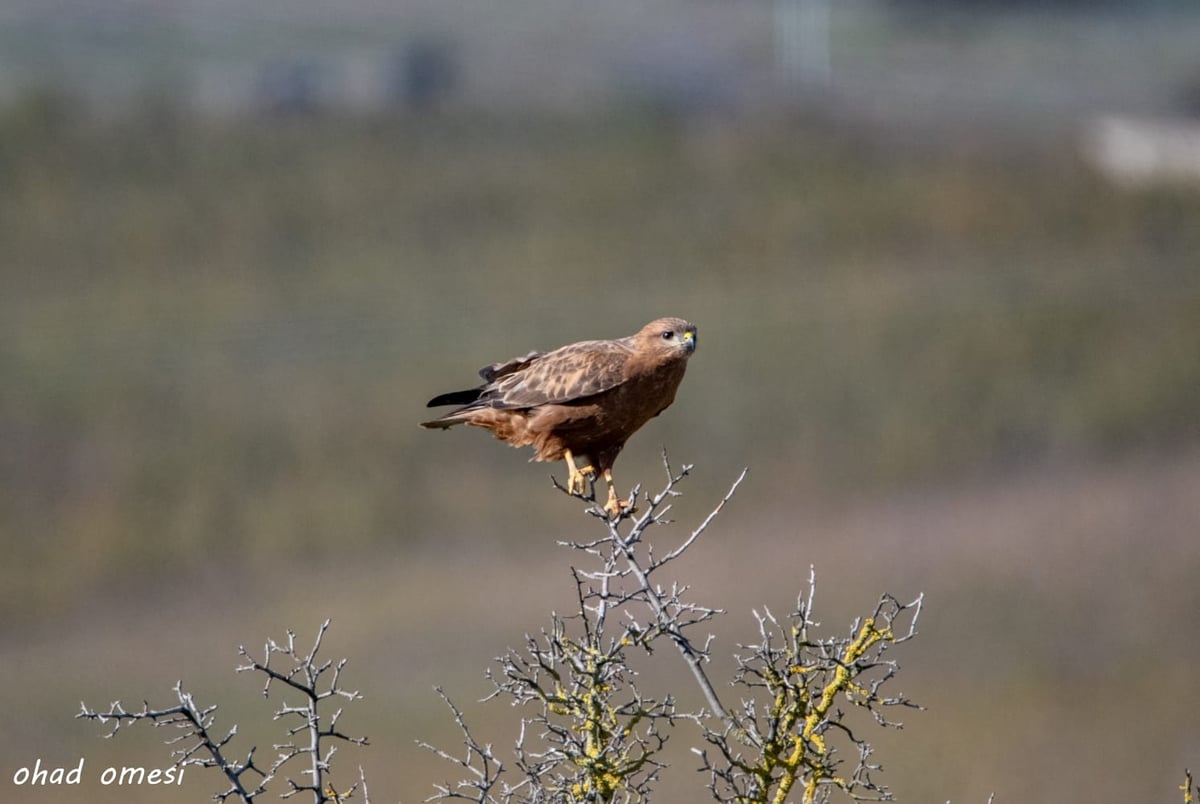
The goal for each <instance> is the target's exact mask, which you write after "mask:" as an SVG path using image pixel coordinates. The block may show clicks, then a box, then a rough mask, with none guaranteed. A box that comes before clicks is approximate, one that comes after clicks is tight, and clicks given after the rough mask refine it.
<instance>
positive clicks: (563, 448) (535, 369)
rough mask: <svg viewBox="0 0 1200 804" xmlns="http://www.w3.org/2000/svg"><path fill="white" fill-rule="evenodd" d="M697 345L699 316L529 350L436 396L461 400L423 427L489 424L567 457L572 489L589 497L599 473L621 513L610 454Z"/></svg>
mask: <svg viewBox="0 0 1200 804" xmlns="http://www.w3.org/2000/svg"><path fill="white" fill-rule="evenodd" d="M695 350H696V327H695V325H694V324H690V323H688V322H687V321H685V320H683V319H682V318H659V319H657V320H655V321H651V322H650V323H649V324H647V325H646V326H644V327H642V328H641V329H640V330H638V331H637V332H636V333H635V334H633V335H630V336H628V337H625V338H618V339H617V340H611V341H580V342H579V343H572V344H569V345H567V346H561V347H559V348H557V349H554V350H553V351H550V352H545V353H543V352H530V353H529V354H527V355H525V356H524V357H517V358H514V359H512V360H509V361H507V362H504V363H495V364H493V365H490V366H485V367H484V368H482V369H480V371H479V376H480V377H482V378H483V380H484V383H483V385H481V386H479V387H478V388H471V389H468V390H465V391H452V392H450V393H446V394H441V395H439V396H435V397H434V398H433V399H431V400H429V403H428V405H427V406H428V407H438V406H440V405H460V406H461V407H459V408H458V409H457V410H454V411H451V412H450V413H447V414H446V415H445V416H442V417H440V418H437V419H433V420H432V421H427V422H422V423H421V426H422V427H425V428H437V429H447V428H450V427H453V426H454V425H456V424H468V425H472V426H474V427H482V428H484V429H486V430H490V431H491V432H492V434H493V435H494V436H496V438H498V439H500V440H501V441H505V442H507V443H509V444H510V445H512V446H514V447H526V446H529V447H533V449H534V456H533V458H532V460H537V461H558V460H565V461H566V462H567V491H568V492H569V493H571V494H573V495H578V496H584V494H585V492H586V491H587V490H588V489H589V487H590V484H591V483H593V482H594V481H595V478H596V477H597V473H598V474H599V475H600V476H602V477H603V478H604V482H605V483H606V484H607V485H608V502H607V503H606V504H605V506H604V508H605V511H606V512H607V513H608V514H609V516H610V517H613V518H620V517H621V516H622V514H624V513H628V511H629V509H628V507H627V505H628V504H627V503H625V502H623V501H622V500H621V498H620V497H619V496H618V495H617V492H616V489H615V488H614V486H613V478H612V466H613V463H614V462H615V461H616V459H617V455H618V454H620V452H621V449H622V448H623V447H624V446H625V442H626V441H627V440H628V439H629V437H630V436H631V435H633V434H634V433H635V432H636V431H637V430H638V428H640V427H641V426H642V425H643V424H645V423H646V422H647V421H649V420H650V419H652V418H653V417H655V416H657V415H658V414H660V413H662V412H663V411H664V410H666V409H667V407H668V406H669V405H670V404H671V403H672V402H674V401H675V391H676V389H678V388H679V383H680V381H681V380H682V379H683V372H684V370H685V369H686V368H687V362H688V358H689V357H691V356H692V353H693V352H694V351H695ZM576 458H580V459H582V460H584V461H585V463H584V465H583V466H582V467H580V466H578V465H577V464H576V462H575V461H576Z"/></svg>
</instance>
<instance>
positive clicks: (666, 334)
mask: <svg viewBox="0 0 1200 804" xmlns="http://www.w3.org/2000/svg"><path fill="white" fill-rule="evenodd" d="M674 335H675V333H674V332H672V331H671V330H667V331H666V332H664V333H663V339H664V340H668V341H669V340H671V338H672V337H673V336H674Z"/></svg>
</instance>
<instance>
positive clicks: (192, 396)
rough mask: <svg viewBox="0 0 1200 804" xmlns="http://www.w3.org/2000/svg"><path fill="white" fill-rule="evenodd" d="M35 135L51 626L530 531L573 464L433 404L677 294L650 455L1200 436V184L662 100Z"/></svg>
mask: <svg viewBox="0 0 1200 804" xmlns="http://www.w3.org/2000/svg"><path fill="white" fill-rule="evenodd" d="M0 142H3V144H4V147H3V151H2V152H0V153H3V154H4V156H3V157H2V158H3V160H4V162H5V164H4V172H5V174H6V175H8V176H9V177H10V181H9V182H8V183H7V184H6V186H5V189H4V191H3V194H2V195H0V210H2V215H0V226H2V227H3V231H2V233H0V238H2V240H3V242H4V243H5V249H6V252H7V258H6V260H5V262H4V268H3V270H4V273H5V275H4V277H3V281H4V286H5V288H6V292H5V294H4V297H3V301H2V304H3V318H2V320H3V328H4V331H3V334H2V337H0V344H2V346H0V349H2V355H0V360H2V361H3V366H4V375H5V381H4V383H3V390H2V391H0V406H2V407H0V427H2V428H3V434H2V435H3V441H4V443H5V444H6V445H8V447H7V448H6V450H5V459H4V463H3V465H2V466H3V468H2V471H3V473H4V478H3V484H2V485H3V488H4V502H3V513H4V520H5V531H6V534H7V536H8V538H9V540H10V541H11V542H13V544H14V549H16V550H17V551H18V555H19V556H20V560H19V561H15V562H9V563H8V564H7V565H6V567H5V569H4V570H3V572H4V573H5V576H6V577H5V579H4V580H5V582H4V584H3V588H4V589H5V599H6V607H9V608H10V609H24V610H25V611H26V612H28V615H27V616H29V617H30V618H32V619H37V618H38V617H39V616H40V615H42V614H45V613H46V612H47V611H50V610H52V609H53V608H54V606H56V605H59V604H62V605H73V604H75V603H77V602H78V601H79V600H82V599H84V598H85V597H86V596H87V595H88V594H89V593H90V590H91V589H93V588H94V586H95V585H96V584H99V583H105V582H109V581H113V580H117V579H121V578H128V577H131V576H136V575H137V574H138V573H141V572H144V571H145V570H146V569H148V568H151V567H156V566H160V565H162V563H164V562H207V561H210V560H211V559H212V557H213V556H214V555H216V554H220V553H222V552H224V551H232V552H233V553H235V554H236V555H237V556H238V563H239V564H244V565H250V566H258V565H266V564H267V563H269V562H274V561H277V560H278V559H279V558H280V555H281V554H282V555H283V556H284V557H287V556H293V557H298V556H300V555H304V554H306V553H307V552H308V551H310V550H315V551H317V552H318V553H319V554H331V553H334V552H342V551H351V552H355V551H362V550H369V549H371V548H372V546H374V545H379V544H387V543H393V542H396V541H402V542H417V541H421V540H424V539H429V538H441V535H442V534H445V533H473V532H475V531H477V529H478V528H479V517H480V515H481V514H482V513H484V512H491V513H490V515H491V516H492V517H493V519H492V521H493V522H494V527H495V528H496V530H497V532H496V533H495V534H492V535H491V536H490V538H495V539H501V540H503V539H506V538H510V537H509V536H507V535H506V534H507V532H508V530H509V529H510V528H511V527H513V526H516V525H517V524H518V523H519V522H520V521H522V519H523V517H524V513H523V512H520V511H517V510H515V509H513V508H511V507H510V506H509V501H511V500H513V499H518V498H522V497H524V496H525V495H527V493H528V489H529V487H530V484H531V483H532V484H540V483H542V482H544V480H545V477H546V474H547V473H548V472H549V471H551V469H552V468H542V467H527V466H525V465H523V460H524V456H523V455H520V454H517V453H510V452H509V451H508V450H506V449H501V448H499V447H498V446H497V445H495V444H492V443H490V442H489V441H488V440H487V439H486V438H484V437H482V436H481V434H479V433H466V432H457V431H456V432H453V433H449V434H440V433H435V434H431V433H428V432H421V431H419V430H418V429H417V428H416V427H415V422H416V421H418V420H419V419H420V418H421V416H422V415H423V407H422V406H423V404H424V402H425V400H426V399H428V398H429V397H430V396H431V395H432V394H433V393H436V392H438V391H442V390H446V389H449V388H453V387H456V386H461V385H469V384H471V382H472V381H473V379H474V371H475V368H476V367H477V366H479V365H483V364H485V363H488V362H492V361H494V360H497V359H502V358H506V357H509V356H511V355H514V354H519V353H522V352H523V351H525V350H527V349H529V348H532V347H547V346H553V345H555V344H557V343H560V342H565V341H568V340H572V339H578V338H585V337H600V336H615V335H620V334H623V333H625V332H628V331H633V330H634V329H635V328H636V327H637V326H639V325H640V324H641V323H643V322H644V321H645V320H648V319H650V318H652V317H655V316H657V315H660V314H668V313H670V314H682V315H686V316H689V317H690V318H692V319H693V320H695V321H696V322H698V323H699V325H700V332H701V350H700V353H699V356H698V359H697V360H696V361H695V363H694V365H693V368H692V370H691V373H690V375H689V377H688V380H687V385H686V386H685V387H684V393H683V395H682V397H681V399H680V402H679V404H678V405H677V406H676V408H675V409H673V410H672V411H671V415H669V416H666V417H663V419H662V420H661V422H658V421H656V422H655V423H654V425H653V426H652V427H651V428H649V430H648V431H647V433H646V434H645V435H643V436H641V437H640V438H639V439H637V440H636V441H635V443H634V447H633V448H631V452H630V454H629V455H628V456H627V457H626V458H625V459H624V460H623V462H622V465H621V466H619V467H618V469H619V470H621V469H625V470H626V471H629V470H630V469H634V470H636V469H638V468H643V469H644V468H645V467H647V466H653V455H654V453H655V451H656V450H657V448H658V445H659V444H662V443H665V444H668V445H670V446H671V447H672V448H673V449H674V450H675V451H676V453H677V454H678V457H679V458H680V459H687V460H694V461H701V462H704V463H709V462H714V461H720V462H721V463H724V464H728V465H741V464H753V465H754V466H755V468H757V469H759V470H760V471H761V473H762V474H761V477H762V478H763V479H762V480H760V481H759V483H760V484H761V485H759V489H760V493H761V494H763V495H764V496H766V497H770V496H772V495H775V494H780V493H789V494H790V493H792V492H793V491H795V490H798V489H799V490H803V489H810V490H814V491H816V490H819V491H820V493H827V492H828V491H829V490H836V489H839V488H845V487H846V486H847V485H849V486H851V487H854V488H872V487H876V486H879V485H880V484H883V485H885V486H886V485H889V484H897V483H899V484H908V483H912V482H930V481H935V480H937V479H939V478H948V477H959V476H962V475H967V476H973V477H980V476H986V475H988V474H989V473H992V472H996V471H1011V470H1013V469H1016V468H1020V467H1022V466H1024V465H1027V464H1030V463H1037V462H1041V461H1045V460H1049V459H1054V460H1063V459H1070V458H1076V459H1081V458H1104V457H1110V456H1113V455H1119V454H1122V453H1126V452H1129V451H1140V450H1152V449H1158V448H1164V447H1171V448H1177V447H1178V446H1179V445H1180V444H1181V443H1184V444H1186V443H1189V442H1193V441H1194V439H1195V438H1196V436H1197V432H1196V418H1195V415H1196V414H1195V411H1196V410H1197V409H1198V406H1200V363H1198V362H1197V360H1196V359H1195V343H1196V342H1197V336H1198V332H1200V274H1197V272H1196V271H1195V265H1196V263H1195V255H1196V254H1197V253H1200V227H1196V226H1195V221H1196V220H1197V219H1200V217H1198V216H1200V197H1198V196H1197V195H1195V194H1189V193H1187V192H1184V191H1170V190H1164V191H1149V192H1141V193H1125V192H1120V191H1117V190H1114V189H1112V188H1110V187H1107V186H1105V185H1104V184H1103V183H1101V182H1100V181H1099V180H1098V179H1096V178H1095V177H1093V176H1092V175H1090V174H1089V173H1088V172H1087V171H1086V170H1085V169H1083V168H1082V167H1081V166H1080V165H1079V164H1077V163H1076V161H1075V160H1074V159H1072V157H1071V156H1070V155H1069V154H1067V153H1064V152H1062V151H1058V150H1051V151H1048V152H1045V153H1037V154H1034V155H1029V156H1021V157H1018V156H1017V155H1016V154H1013V153H998V154H992V155H990V156H979V155H967V154H959V153H954V152H938V153H928V152H916V153H914V152H912V151H903V150H899V151H897V150H888V149H887V148H886V147H884V146H880V145H879V144H877V143H874V144H873V143H871V142H870V141H868V140H864V139H862V138H858V137H855V136H854V135H853V134H849V133H847V132H843V131H839V130H836V129H829V128H820V127H815V128H814V127H803V126H798V125H795V124H788V123H781V124H780V125H778V126H775V127H768V128H759V129H757V130H746V129H744V128H741V127H738V126H734V125H730V126H725V127H716V128H702V129H692V128H688V127H684V126H678V125H675V124H673V123H671V122H669V121H661V120H655V119H652V118H642V117H636V116H634V117H629V118H625V119H621V120H594V121H585V122H582V123H563V122H561V121H560V122H553V121H543V122H524V123H521V124H517V123H515V122H514V121H511V120H507V121H506V120H497V119H491V118H470V119H441V120H434V121H429V122H423V123H421V122H404V121H399V120H393V121H378V122H373V123H369V124H361V125H339V124H332V123H329V124H326V123H321V122H287V121H284V122H274V123H269V124H255V125H251V124H247V125H241V126H233V127H228V126H226V127H205V126H203V125H199V124H195V123H193V122H190V121H187V120H184V119H174V118H170V117H167V118H164V119H152V120H147V119H139V120H131V121H127V122H126V123H125V124H123V125H119V126H115V127H103V128H101V127H92V126H90V125H88V124H87V123H86V122H83V121H78V120H73V119H72V118H71V117H70V115H69V113H67V112H65V111H63V110H61V109H56V108H55V107H53V106H52V105H44V104H30V105H26V106H24V107H21V108H18V109H14V110H10V111H9V112H8V113H7V114H6V115H5V117H4V118H3V120H2V124H0ZM768 478H770V480H768ZM527 504H529V505H534V506H537V509H538V510H543V506H550V505H552V501H545V502H542V501H538V502H533V503H522V507H523V506H524V505H527ZM506 507H509V510H508V511H507V512H504V509H505V508H506ZM497 511H500V512H501V513H500V514H499V517H500V518H499V519H498V520H497V519H495V514H496V512H497ZM31 534H36V536H35V537H33V538H28V535H31ZM333 534H336V537H334V536H333ZM51 568H53V571H50V570H51ZM30 602H35V603H36V605H33V606H29V605H28V604H29V603H30ZM22 604H24V605H22ZM19 619H23V618H16V619H14V620H10V622H13V623H14V624H15V622H16V621H17V620H19Z"/></svg>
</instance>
